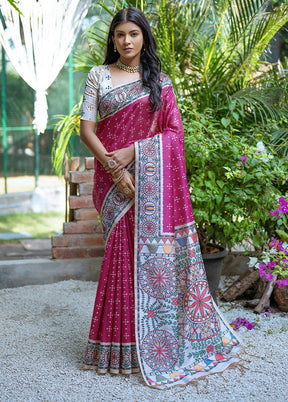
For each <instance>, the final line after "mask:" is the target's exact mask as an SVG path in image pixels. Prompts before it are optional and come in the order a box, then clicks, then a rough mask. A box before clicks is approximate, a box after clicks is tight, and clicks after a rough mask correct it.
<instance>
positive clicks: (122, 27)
mask: <svg viewBox="0 0 288 402" xmlns="http://www.w3.org/2000/svg"><path fill="white" fill-rule="evenodd" d="M136 30H137V31H141V28H140V27H139V26H138V25H137V24H135V23H134V22H130V21H129V22H122V23H121V24H118V25H117V26H116V28H115V32H132V31H136Z"/></svg>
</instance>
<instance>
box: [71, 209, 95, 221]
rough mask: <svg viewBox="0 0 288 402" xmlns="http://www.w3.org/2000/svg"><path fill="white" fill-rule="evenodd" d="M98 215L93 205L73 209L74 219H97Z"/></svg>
mask: <svg viewBox="0 0 288 402" xmlns="http://www.w3.org/2000/svg"><path fill="white" fill-rule="evenodd" d="M98 215H99V214H98V212H97V211H96V209H95V208H94V207H93V208H83V209H76V210H75V211H74V219H75V220H76V221H89V220H96V221H98Z"/></svg>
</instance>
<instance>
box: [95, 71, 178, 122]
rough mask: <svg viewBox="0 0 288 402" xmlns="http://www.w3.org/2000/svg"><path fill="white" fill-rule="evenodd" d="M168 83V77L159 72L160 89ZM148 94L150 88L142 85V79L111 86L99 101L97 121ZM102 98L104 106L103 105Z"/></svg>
mask: <svg viewBox="0 0 288 402" xmlns="http://www.w3.org/2000/svg"><path fill="white" fill-rule="evenodd" d="M170 85H171V80H170V78H169V77H168V76H166V75H165V74H163V73H161V87H162V89H163V88H165V87H167V86H170ZM149 94H150V89H149V88H147V87H144V86H143V83H142V80H135V81H132V82H128V83H127V84H123V85H118V86H116V87H114V88H112V89H111V90H109V91H108V92H106V93H105V94H104V95H103V96H102V98H101V99H100V101H99V105H98V109H99V115H100V119H99V122H100V121H103V120H105V119H107V118H108V117H111V116H113V115H114V114H115V113H117V112H119V111H121V110H123V109H124V108H125V107H127V106H129V105H131V104H132V103H134V102H136V101H138V100H140V99H143V98H145V97H147V96H149ZM104 100H105V107H104V105H103V101H104ZM102 106H103V107H102Z"/></svg>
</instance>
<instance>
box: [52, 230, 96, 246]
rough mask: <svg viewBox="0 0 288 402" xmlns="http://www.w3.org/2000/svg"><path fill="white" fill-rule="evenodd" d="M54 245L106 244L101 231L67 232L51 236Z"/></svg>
mask: <svg viewBox="0 0 288 402" xmlns="http://www.w3.org/2000/svg"><path fill="white" fill-rule="evenodd" d="M51 242H52V247H78V248H79V247H93V246H102V245H103V244H104V241H103V235H102V234H101V233H93V234H85V233H83V234H74V235H73V234H65V235H56V236H52V237H51Z"/></svg>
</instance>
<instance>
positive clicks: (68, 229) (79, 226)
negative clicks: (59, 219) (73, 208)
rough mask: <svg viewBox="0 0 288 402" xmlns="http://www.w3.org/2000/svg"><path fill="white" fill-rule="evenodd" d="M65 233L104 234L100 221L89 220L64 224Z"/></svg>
mask: <svg viewBox="0 0 288 402" xmlns="http://www.w3.org/2000/svg"><path fill="white" fill-rule="evenodd" d="M63 232H64V233H65V234H72V233H102V232H103V231H102V226H101V224H100V222H99V223H98V220H93V221H91V220H87V221H78V222H67V223H63Z"/></svg>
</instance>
